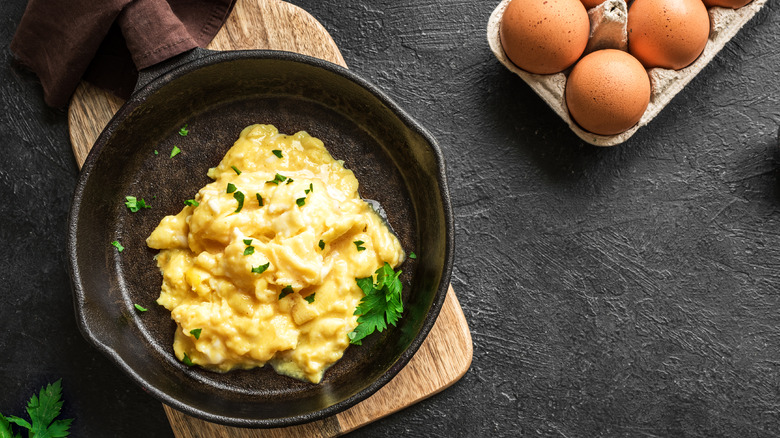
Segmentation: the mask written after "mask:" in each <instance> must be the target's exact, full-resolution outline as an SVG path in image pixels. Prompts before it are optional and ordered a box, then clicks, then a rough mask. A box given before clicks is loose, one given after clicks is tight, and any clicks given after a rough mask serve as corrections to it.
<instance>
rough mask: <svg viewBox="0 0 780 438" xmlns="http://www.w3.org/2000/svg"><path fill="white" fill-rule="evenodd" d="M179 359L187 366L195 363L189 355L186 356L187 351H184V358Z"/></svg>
mask: <svg viewBox="0 0 780 438" xmlns="http://www.w3.org/2000/svg"><path fill="white" fill-rule="evenodd" d="M181 361H182V362H183V363H184V365H187V366H188V367H191V366H193V365H195V364H194V363H192V359H190V357H189V356H187V353H184V359H182V360H181Z"/></svg>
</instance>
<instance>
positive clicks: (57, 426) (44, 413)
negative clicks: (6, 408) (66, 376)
mask: <svg viewBox="0 0 780 438" xmlns="http://www.w3.org/2000/svg"><path fill="white" fill-rule="evenodd" d="M61 382H62V379H60V380H57V381H56V382H54V383H51V384H49V385H46V386H45V387H43V388H41V391H40V392H39V393H38V395H37V396H36V395H35V394H33V396H32V397H31V398H30V401H28V402H27V414H28V415H29V416H30V421H29V422H28V421H27V420H25V419H23V418H20V417H17V416H14V415H11V416H10V417H5V416H3V415H2V414H0V437H2V438H21V436H22V435H21V434H15V435H14V434H13V433H12V431H11V424H15V425H17V426H19V427H23V428H25V429H27V430H28V431H29V432H28V433H27V437H28V438H59V437H67V436H69V435H70V431H69V429H70V424H71V423H72V422H73V419H72V418H68V419H65V420H56V421H55V419H56V418H57V417H58V416H59V415H60V411H61V410H62V400H61V398H62V385H61Z"/></svg>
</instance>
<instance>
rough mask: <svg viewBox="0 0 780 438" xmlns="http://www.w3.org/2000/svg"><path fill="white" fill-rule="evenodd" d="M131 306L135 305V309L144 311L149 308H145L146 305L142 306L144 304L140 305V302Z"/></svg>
mask: <svg viewBox="0 0 780 438" xmlns="http://www.w3.org/2000/svg"><path fill="white" fill-rule="evenodd" d="M133 306H134V307H135V310H137V311H139V312H146V311H147V310H149V309H147V308H146V307H144V306H142V305H140V304H133Z"/></svg>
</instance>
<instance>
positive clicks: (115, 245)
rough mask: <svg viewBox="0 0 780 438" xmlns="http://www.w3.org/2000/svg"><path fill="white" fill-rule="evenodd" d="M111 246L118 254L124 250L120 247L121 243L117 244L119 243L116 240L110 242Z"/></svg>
mask: <svg viewBox="0 0 780 438" xmlns="http://www.w3.org/2000/svg"><path fill="white" fill-rule="evenodd" d="M111 245H113V246H114V248H116V250H117V251H119V252H122V251H124V250H125V247H124V246H122V244H121V243H119V241H118V240H115V241H113V242H111Z"/></svg>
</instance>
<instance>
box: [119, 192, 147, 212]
mask: <svg viewBox="0 0 780 438" xmlns="http://www.w3.org/2000/svg"><path fill="white" fill-rule="evenodd" d="M125 199H127V201H125V205H126V206H127V208H128V209H129V210H130V211H131V212H133V213H135V212H137V211H138V210H140V209H142V208H152V206H151V205H149V204H147V203H146V201H144V200H143V198H141V199H138V198H136V197H135V196H125Z"/></svg>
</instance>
